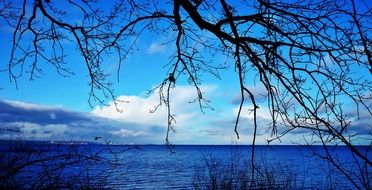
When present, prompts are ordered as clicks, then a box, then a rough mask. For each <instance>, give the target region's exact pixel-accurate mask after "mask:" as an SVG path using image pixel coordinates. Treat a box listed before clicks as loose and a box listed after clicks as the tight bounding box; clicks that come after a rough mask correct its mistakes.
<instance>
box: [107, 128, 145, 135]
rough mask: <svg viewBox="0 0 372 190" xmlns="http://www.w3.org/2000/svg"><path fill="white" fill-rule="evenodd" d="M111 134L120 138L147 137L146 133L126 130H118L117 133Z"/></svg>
mask: <svg viewBox="0 0 372 190" xmlns="http://www.w3.org/2000/svg"><path fill="white" fill-rule="evenodd" d="M111 134H113V135H117V136H120V137H138V136H145V135H148V134H147V133H146V132H143V131H132V130H128V129H120V130H118V131H112V132H111Z"/></svg>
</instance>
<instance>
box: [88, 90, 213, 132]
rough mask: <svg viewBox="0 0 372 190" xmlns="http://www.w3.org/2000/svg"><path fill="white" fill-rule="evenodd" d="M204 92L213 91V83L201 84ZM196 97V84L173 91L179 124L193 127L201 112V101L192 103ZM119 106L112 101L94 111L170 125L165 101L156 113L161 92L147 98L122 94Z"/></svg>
mask: <svg viewBox="0 0 372 190" xmlns="http://www.w3.org/2000/svg"><path fill="white" fill-rule="evenodd" d="M201 89H202V90H204V92H205V93H207V94H210V93H212V92H213V90H214V89H215V87H214V86H202V87H201ZM196 97H197V94H196V91H195V88H194V87H193V86H177V87H176V88H174V89H173V90H172V91H171V110H172V112H173V113H174V114H175V119H176V122H177V123H176V124H177V127H188V126H190V125H191V124H192V123H193V121H194V119H195V117H196V115H198V114H200V111H199V110H200V109H199V104H198V103H189V102H190V101H192V100H194V99H195V98H196ZM117 100H119V102H118V108H119V109H120V110H123V112H122V113H120V112H118V111H117V110H116V107H115V105H114V104H113V103H112V102H111V103H110V104H109V106H106V107H96V108H95V109H94V110H93V111H92V113H93V114H94V115H96V116H100V117H104V118H109V119H115V120H118V121H123V122H131V123H137V124H145V125H159V126H164V127H165V126H166V125H167V109H166V106H165V105H164V104H163V105H162V106H160V107H158V109H157V110H156V111H155V112H151V110H154V108H155V106H157V105H158V104H159V95H158V94H157V93H153V94H151V95H150V96H148V97H141V96H124V95H123V96H119V97H118V99H117Z"/></svg>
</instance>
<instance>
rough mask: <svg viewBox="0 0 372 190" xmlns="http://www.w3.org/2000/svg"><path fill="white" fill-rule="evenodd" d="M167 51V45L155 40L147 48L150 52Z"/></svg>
mask: <svg viewBox="0 0 372 190" xmlns="http://www.w3.org/2000/svg"><path fill="white" fill-rule="evenodd" d="M165 51H166V46H165V45H163V44H160V43H158V42H153V43H151V44H150V46H149V47H148V48H147V49H146V52H147V53H148V54H156V53H164V52H165Z"/></svg>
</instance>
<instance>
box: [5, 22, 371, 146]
mask: <svg viewBox="0 0 372 190" xmlns="http://www.w3.org/2000/svg"><path fill="white" fill-rule="evenodd" d="M0 22H4V21H3V20H0ZM0 25H1V26H3V23H0ZM11 35H12V33H11V32H10V31H9V28H6V27H1V28H0V39H1V44H0V49H1V51H0V57H1V58H2V59H1V60H0V61H1V67H0V69H4V65H6V64H7V61H8V60H9V54H10V48H9V47H10V45H11ZM166 40H167V37H165V36H160V35H156V34H151V33H146V34H144V35H142V36H140V38H139V39H138V41H137V43H136V46H137V49H139V50H138V51H137V50H136V51H134V53H133V54H131V55H130V56H129V57H128V59H127V60H125V62H124V64H123V65H122V68H121V72H120V74H119V79H120V82H117V81H116V77H117V76H116V71H117V64H116V61H117V60H115V58H113V59H108V60H107V61H106V62H105V63H104V65H103V68H104V69H105V71H107V72H108V73H111V74H112V77H111V81H112V82H114V84H113V89H114V90H115V94H116V96H117V98H118V99H119V100H124V101H128V103H120V105H119V108H121V109H122V110H123V113H119V112H117V111H116V109H115V108H114V106H113V105H112V104H110V105H109V106H107V107H102V106H100V105H94V107H90V106H89V104H88V98H89V95H88V93H89V87H88V77H87V69H86V67H85V64H84V63H83V62H82V59H81V56H80V55H79V54H78V53H77V51H76V50H75V47H74V46H73V45H72V44H66V47H69V48H67V49H68V54H69V57H68V67H70V68H71V70H72V71H73V72H74V73H75V75H71V76H69V77H63V76H60V75H58V73H57V72H56V71H55V69H54V68H53V67H51V66H48V65H43V66H42V68H43V71H44V74H43V75H40V78H36V79H35V80H33V81H29V76H28V74H27V73H23V76H22V77H21V78H20V79H19V80H18V81H17V82H18V89H17V88H16V85H15V82H14V81H11V80H10V79H9V75H8V72H6V71H3V72H0V81H1V82H0V88H1V90H0V123H1V125H2V126H6V127H8V128H12V129H15V131H21V135H22V136H23V137H24V138H26V139H32V140H52V139H53V140H87V141H91V140H93V139H94V137H96V136H101V137H104V138H106V139H109V140H112V141H113V142H116V143H138V144H148V143H155V144H161V143H164V140H165V134H166V110H165V108H164V107H162V108H160V109H159V110H158V111H157V112H155V113H150V111H149V110H151V109H153V107H154V106H155V105H157V104H158V103H159V99H158V96H157V94H156V93H155V94H151V95H147V94H146V91H148V90H150V89H152V88H153V87H154V86H156V85H158V84H159V83H161V82H162V81H163V80H164V78H166V77H167V76H168V75H167V68H165V67H164V65H165V64H166V63H168V62H169V58H170V55H171V54H172V53H173V52H174V50H175V49H174V48H175V47H173V46H171V45H163V44H162V42H164V41H166ZM224 61H225V60H224V58H223V57H222V56H221V57H219V56H216V57H214V59H213V62H214V63H215V64H216V65H217V64H224ZM226 66H227V69H226V70H224V71H221V79H216V78H215V77H213V76H211V75H209V74H205V75H204V76H203V77H202V82H203V85H202V86H201V87H202V91H203V92H204V93H205V97H206V98H207V99H208V100H211V105H212V107H213V108H214V110H206V113H205V114H203V113H201V112H200V109H199V107H198V104H197V103H194V104H192V103H189V102H190V101H192V100H194V99H195V98H196V93H195V89H194V88H192V87H191V86H188V85H187V84H186V83H185V82H178V83H177V85H176V88H175V89H174V93H173V95H172V108H173V109H174V112H175V114H176V121H177V123H176V128H175V129H176V133H175V134H172V135H171V142H173V143H178V144H230V143H232V142H233V141H236V140H237V139H236V135H235V133H234V129H233V127H234V122H235V117H236V113H237V108H238V105H237V101H239V98H238V97H239V96H238V95H239V88H238V78H237V75H236V74H235V71H234V68H232V67H231V66H233V64H231V63H230V64H228V65H226ZM26 67H27V66H26ZM248 85H249V86H250V87H251V89H252V92H253V93H254V94H255V95H257V96H259V95H260V94H263V93H265V92H264V89H263V87H262V86H254V84H253V81H251V83H250V84H248ZM107 101H110V100H107ZM249 107H250V104H249V103H247V104H246V107H245V109H244V110H245V111H244V112H243V114H242V118H241V124H240V125H239V131H240V134H241V139H240V140H238V143H239V144H250V143H251V140H252V133H253V129H252V117H253V116H252V114H251V113H250V112H249V111H247V110H248V108H249ZM269 119H270V118H269V111H268V110H267V108H266V107H265V106H262V107H261V108H260V109H259V117H258V121H259V131H258V143H259V144H265V139H268V138H269V136H268V135H269V134H270V133H269V132H267V129H268V127H267V126H266V125H267V124H268V123H270V120H269ZM358 122H359V126H361V127H360V128H358V130H356V131H357V132H358V133H363V134H368V133H369V131H368V128H365V124H366V123H369V121H368V114H367V115H366V116H364V117H363V115H362V117H361V118H359V119H357V122H356V123H358ZM14 135H16V134H15V132H11V131H4V130H3V131H0V139H6V138H12V137H13V136H14ZM18 135H19V134H18ZM308 135H309V134H308V133H307V132H306V131H305V132H303V131H298V132H296V133H293V134H288V135H287V136H286V137H284V138H283V139H282V140H283V141H282V143H283V144H291V143H292V142H296V143H301V142H303V139H304V138H307V137H308ZM361 142H362V141H361ZM278 143H279V142H278Z"/></svg>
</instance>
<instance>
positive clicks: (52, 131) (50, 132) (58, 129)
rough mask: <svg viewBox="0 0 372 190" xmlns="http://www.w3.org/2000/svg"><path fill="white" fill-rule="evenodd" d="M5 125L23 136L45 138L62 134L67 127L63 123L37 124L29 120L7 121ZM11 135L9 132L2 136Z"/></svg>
mask: <svg viewBox="0 0 372 190" xmlns="http://www.w3.org/2000/svg"><path fill="white" fill-rule="evenodd" d="M5 127H11V128H14V129H17V130H19V132H20V134H21V135H22V136H23V137H27V138H30V139H47V138H51V137H53V136H54V137H57V136H61V135H63V134H64V133H65V132H66V131H67V130H68V129H67V128H68V126H67V125H64V124H45V125H42V124H37V123H30V122H12V123H7V124H6V125H5ZM8 135H12V134H10V133H5V134H3V137H4V136H8Z"/></svg>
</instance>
